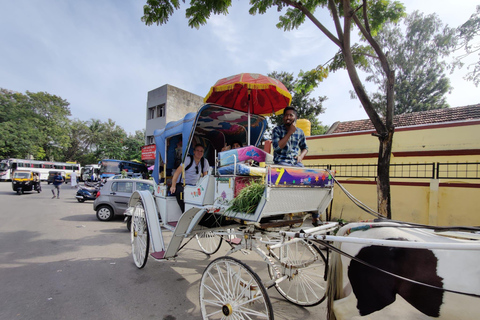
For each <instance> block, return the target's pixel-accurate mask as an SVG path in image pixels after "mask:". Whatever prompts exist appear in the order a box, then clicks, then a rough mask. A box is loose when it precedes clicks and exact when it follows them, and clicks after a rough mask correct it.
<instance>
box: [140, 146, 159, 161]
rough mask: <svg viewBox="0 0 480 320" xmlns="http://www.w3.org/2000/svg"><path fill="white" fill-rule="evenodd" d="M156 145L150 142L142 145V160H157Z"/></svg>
mask: <svg viewBox="0 0 480 320" xmlns="http://www.w3.org/2000/svg"><path fill="white" fill-rule="evenodd" d="M155 151H156V146H155V145H154V144H149V145H148V146H143V147H142V160H155Z"/></svg>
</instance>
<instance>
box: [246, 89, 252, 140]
mask: <svg viewBox="0 0 480 320" xmlns="http://www.w3.org/2000/svg"><path fill="white" fill-rule="evenodd" d="M250 94H251V92H250V89H248V128H247V145H248V146H249V145H250V105H251V101H252V100H251V98H250Z"/></svg>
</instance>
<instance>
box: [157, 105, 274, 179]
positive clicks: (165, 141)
mask: <svg viewBox="0 0 480 320" xmlns="http://www.w3.org/2000/svg"><path fill="white" fill-rule="evenodd" d="M247 128H248V117H247V113H246V112H243V111H238V110H233V109H230V108H225V107H221V106H218V105H214V104H206V105H204V106H202V107H201V108H200V109H199V111H198V112H197V113H194V112H191V113H188V114H187V115H185V117H184V118H183V119H180V120H178V121H172V122H169V123H167V125H166V126H165V128H164V129H157V130H155V131H154V137H155V144H156V150H157V151H156V157H155V168H154V171H153V177H154V179H155V182H156V183H159V170H160V159H162V160H163V162H165V163H167V168H168V167H169V166H171V165H173V163H171V162H172V159H170V157H169V154H171V151H174V149H175V148H176V147H177V143H178V142H181V145H182V154H181V159H182V162H183V161H184V160H185V157H186V155H187V154H190V151H191V149H192V148H193V147H194V145H195V144H197V143H200V144H202V145H203V146H204V147H205V157H206V158H207V160H208V161H209V163H210V164H211V165H213V163H214V154H215V151H217V152H220V150H221V149H222V147H223V146H224V145H225V144H231V143H232V142H233V141H240V142H241V143H242V144H243V145H246V141H247ZM266 128H267V120H266V119H265V118H264V117H263V116H261V115H251V119H250V130H251V131H250V134H251V137H250V140H251V141H252V142H253V143H254V145H255V146H258V145H259V144H260V143H261V139H262V136H263V133H264V132H265V130H266ZM169 162H170V164H169ZM172 168H173V167H172Z"/></svg>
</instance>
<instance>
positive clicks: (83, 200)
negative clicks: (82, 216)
mask: <svg viewBox="0 0 480 320" xmlns="http://www.w3.org/2000/svg"><path fill="white" fill-rule="evenodd" d="M77 201H78V202H80V203H82V202H85V199H77Z"/></svg>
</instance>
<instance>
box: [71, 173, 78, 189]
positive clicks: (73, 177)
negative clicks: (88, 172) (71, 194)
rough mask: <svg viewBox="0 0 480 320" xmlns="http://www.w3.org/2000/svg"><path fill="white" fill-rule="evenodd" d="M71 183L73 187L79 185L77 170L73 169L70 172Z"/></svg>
mask: <svg viewBox="0 0 480 320" xmlns="http://www.w3.org/2000/svg"><path fill="white" fill-rule="evenodd" d="M70 185H71V186H72V188H76V187H77V172H76V171H73V172H72V173H71V174H70Z"/></svg>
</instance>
